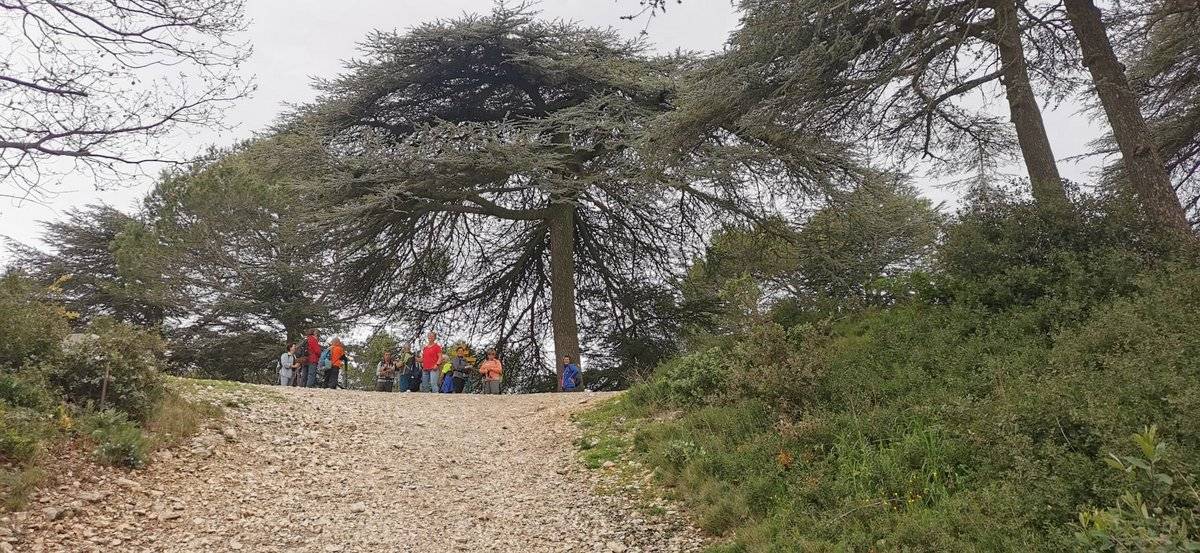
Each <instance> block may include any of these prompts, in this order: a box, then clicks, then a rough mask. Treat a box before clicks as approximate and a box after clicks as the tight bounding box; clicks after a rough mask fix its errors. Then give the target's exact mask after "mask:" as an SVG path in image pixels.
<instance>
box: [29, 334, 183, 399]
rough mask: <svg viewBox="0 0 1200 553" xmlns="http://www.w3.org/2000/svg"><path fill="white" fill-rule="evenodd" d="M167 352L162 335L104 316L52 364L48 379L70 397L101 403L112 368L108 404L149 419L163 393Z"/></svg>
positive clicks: (52, 386) (64, 394)
mask: <svg viewBox="0 0 1200 553" xmlns="http://www.w3.org/2000/svg"><path fill="white" fill-rule="evenodd" d="M164 351H165V345H164V343H163V341H162V339H161V338H160V337H159V336H157V335H156V334H154V333H151V332H148V331H145V330H141V329H138V328H137V327H134V326H131V325H127V324H123V323H116V322H113V321H110V320H107V319H100V320H97V321H95V322H93V323H92V324H91V325H89V326H88V328H87V331H86V335H85V336H84V338H83V339H80V340H77V341H75V342H74V343H72V344H68V345H67V346H65V347H64V348H63V354H62V356H61V357H60V358H59V359H58V360H57V361H56V362H55V363H52V364H50V365H49V366H48V367H47V368H46V378H47V380H48V382H49V383H50V386H51V388H52V389H54V390H56V391H58V392H59V393H61V394H62V396H63V397H64V398H65V399H66V400H67V401H69V402H71V403H73V404H75V405H78V406H81V407H87V406H95V405H98V403H99V401H100V393H101V388H102V385H103V382H104V374H105V371H106V370H107V371H108V372H109V375H110V376H109V382H108V389H107V396H106V401H107V404H106V408H107V407H112V408H115V409H118V410H120V411H122V412H125V413H127V414H129V416H130V417H131V418H132V419H135V420H144V419H145V418H146V417H147V416H148V415H149V414H150V411H151V409H152V408H153V407H154V405H155V403H157V402H158V400H159V399H160V398H161V397H162V394H163V377H162V367H163V359H164Z"/></svg>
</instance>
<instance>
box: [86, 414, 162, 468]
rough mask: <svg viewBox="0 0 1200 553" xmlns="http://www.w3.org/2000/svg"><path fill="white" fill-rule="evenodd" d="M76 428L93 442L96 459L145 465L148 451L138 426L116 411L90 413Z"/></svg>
mask: <svg viewBox="0 0 1200 553" xmlns="http://www.w3.org/2000/svg"><path fill="white" fill-rule="evenodd" d="M79 431H80V433H81V434H83V435H84V436H87V437H88V438H89V439H90V440H91V441H92V443H93V444H95V448H94V449H93V450H92V454H93V455H94V456H95V458H96V460H97V461H99V462H101V463H104V464H107V465H116V466H123V467H128V468H137V467H140V466H142V465H143V464H145V462H146V457H147V454H148V453H149V452H150V442H149V440H147V439H146V436H145V435H144V434H143V433H142V429H141V428H140V427H138V425H137V424H136V423H134V422H132V421H130V420H129V418H128V416H127V415H126V414H125V413H123V412H120V411H114V410H111V409H106V410H104V411H99V412H96V413H90V414H88V415H87V416H84V417H83V418H82V419H81V420H80V421H79Z"/></svg>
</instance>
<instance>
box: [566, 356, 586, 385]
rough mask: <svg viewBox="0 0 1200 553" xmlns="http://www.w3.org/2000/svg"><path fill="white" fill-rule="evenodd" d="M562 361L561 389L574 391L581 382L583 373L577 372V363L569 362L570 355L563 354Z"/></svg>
mask: <svg viewBox="0 0 1200 553" xmlns="http://www.w3.org/2000/svg"><path fill="white" fill-rule="evenodd" d="M562 362H563V372H562V391H564V392H574V391H575V390H578V389H579V387H580V385H581V384H582V383H583V375H582V374H580V372H579V365H576V364H575V363H572V362H571V356H570V355H564V356H563V359H562Z"/></svg>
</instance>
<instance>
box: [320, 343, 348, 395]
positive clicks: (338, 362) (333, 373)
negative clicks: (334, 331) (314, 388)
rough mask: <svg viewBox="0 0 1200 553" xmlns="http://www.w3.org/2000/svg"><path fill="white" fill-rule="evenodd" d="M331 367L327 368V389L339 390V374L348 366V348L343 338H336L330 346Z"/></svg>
mask: <svg viewBox="0 0 1200 553" xmlns="http://www.w3.org/2000/svg"><path fill="white" fill-rule="evenodd" d="M329 350H330V354H329V365H328V366H327V367H326V368H325V387H326V388H337V385H338V373H339V372H341V370H342V367H343V366H345V364H346V348H345V346H343V345H342V340H341V338H334V339H333V342H331V343H330V344H329Z"/></svg>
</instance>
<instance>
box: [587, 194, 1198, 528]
mask: <svg viewBox="0 0 1200 553" xmlns="http://www.w3.org/2000/svg"><path fill="white" fill-rule="evenodd" d="M1080 201H1081V203H1084V204H1088V205H1090V206H1091V209H1090V211H1089V212H1088V214H1087V215H1086V216H1085V217H1082V218H1080V219H1078V220H1076V221H1074V222H1072V223H1070V224H1062V223H1049V222H1046V221H1042V222H1041V223H1040V224H1039V223H1038V221H1039V218H1038V217H1036V216H1034V215H1032V214H1031V213H1030V205H1028V203H1027V202H1024V201H1022V200H1017V199H1012V198H1008V197H992V198H977V199H976V202H975V203H974V207H972V208H971V209H969V210H968V211H966V212H964V213H961V214H960V215H959V217H958V218H956V220H955V221H954V222H953V223H952V224H950V225H949V226H948V227H947V229H946V233H945V236H944V239H943V240H942V241H941V242H940V244H939V245H938V248H937V251H936V254H935V255H934V260H933V263H932V265H931V266H930V268H929V269H928V270H924V271H917V272H906V273H904V274H897V275H894V276H892V277H889V278H885V279H881V280H877V281H875V282H869V283H864V284H865V285H866V288H868V289H874V290H877V291H879V292H880V293H881V294H883V295H885V296H886V297H888V298H890V299H887V300H885V301H882V302H877V303H876V304H875V305H869V306H864V307H861V308H856V309H850V308H846V305H848V304H847V303H842V304H841V305H840V306H839V307H838V308H837V309H827V308H824V307H823V306H817V307H805V308H797V307H796V306H797V302H796V301H795V299H794V298H784V299H779V300H775V301H773V302H767V303H768V304H769V305H770V307H769V308H767V309H765V310H763V311H761V312H759V313H757V314H751V315H747V316H745V318H744V320H739V321H737V323H738V324H736V325H732V326H734V327H735V328H736V330H732V331H728V332H724V333H718V334H712V333H709V334H706V335H698V336H694V337H693V339H692V340H690V342H689V347H688V351H687V352H686V353H685V354H683V355H681V356H678V357H676V358H673V359H671V360H669V361H667V362H665V363H663V364H661V365H660V366H659V367H658V369H657V371H656V372H655V373H654V376H653V377H652V378H650V379H649V380H648V381H647V382H645V383H642V384H640V385H637V386H635V387H634V388H633V389H632V390H631V391H630V392H629V393H628V394H627V395H626V396H624V397H623V398H621V399H620V400H619V401H616V402H613V403H611V404H609V405H607V406H606V407H604V408H603V409H602V410H600V411H598V412H596V413H592V414H591V415H589V416H588V417H586V418H585V419H584V424H585V425H587V426H589V427H590V428H591V429H592V432H593V435H594V437H593V438H592V441H591V442H588V443H592V444H596V443H602V444H607V447H609V448H610V454H612V455H616V454H620V453H621V447H620V446H624V447H625V448H627V449H628V454H629V455H632V456H633V457H635V458H636V459H638V460H640V461H642V462H646V463H649V464H650V465H651V466H652V467H653V469H654V473H655V475H656V477H657V480H658V481H659V482H660V483H662V484H664V485H665V486H666V487H667V488H668V489H669V490H670V491H671V493H672V494H673V495H675V496H678V497H679V498H680V499H681V500H682V501H683V502H684V503H686V504H687V505H688V506H689V507H690V509H691V511H692V513H693V515H694V517H695V519H696V520H697V521H698V522H699V524H700V525H701V526H702V527H703V528H705V529H706V530H708V531H710V532H713V533H715V534H718V535H722V536H726V537H727V538H728V540H727V541H726V542H725V544H724V545H721V546H718V547H717V548H716V550H718V551H729V552H735V551H737V552H743V551H744V552H750V551H754V552H767V551H823V550H841V549H849V550H858V551H866V550H921V551H997V550H1007V551H1063V550H1075V549H1094V550H1113V549H1115V550H1137V551H1144V550H1181V551H1183V550H1194V549H1195V548H1196V547H1197V546H1198V545H1200V542H1198V541H1197V539H1198V536H1197V531H1196V523H1197V522H1198V517H1200V496H1198V495H1197V491H1196V490H1197V488H1196V487H1195V486H1196V483H1195V476H1194V471H1195V467H1197V466H1200V427H1198V426H1197V425H1196V424H1195V414H1196V413H1197V412H1200V333H1197V332H1196V329H1197V328H1200V270H1198V269H1197V267H1196V265H1195V263H1194V261H1193V260H1192V258H1190V257H1188V256H1186V255H1181V254H1179V253H1178V252H1169V251H1165V250H1153V249H1150V248H1147V247H1146V245H1145V244H1144V243H1142V244H1139V243H1136V242H1132V241H1129V240H1127V239H1125V238H1123V237H1127V236H1133V235H1135V234H1134V233H1131V232H1129V231H1128V227H1127V224H1128V223H1130V222H1129V221H1121V220H1119V218H1118V217H1117V216H1116V215H1113V214H1112V211H1111V210H1110V209H1109V208H1110V207H1111V206H1112V205H1113V204H1112V203H1111V202H1102V201H1100V200H1097V199H1088V198H1083V199H1081V200H1080ZM717 254H720V252H713V251H710V255H709V259H708V260H705V261H706V262H708V263H709V264H710V265H711V261H712V259H713V258H714V257H716V256H717ZM705 261H702V262H701V263H704V262H705ZM751 280H753V279H751ZM764 288H765V287H764ZM808 305H812V304H811V302H809V304H808ZM822 305H826V304H822ZM725 316H726V317H731V316H733V315H731V314H730V313H729V312H726V313H725ZM725 322H726V326H730V325H729V324H728V323H729V322H730V321H729V320H726V321H725ZM1135 434H1137V436H1134V435H1135Z"/></svg>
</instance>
